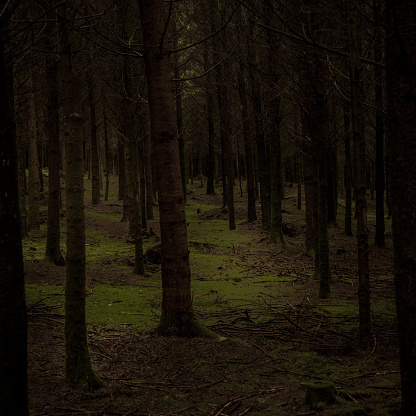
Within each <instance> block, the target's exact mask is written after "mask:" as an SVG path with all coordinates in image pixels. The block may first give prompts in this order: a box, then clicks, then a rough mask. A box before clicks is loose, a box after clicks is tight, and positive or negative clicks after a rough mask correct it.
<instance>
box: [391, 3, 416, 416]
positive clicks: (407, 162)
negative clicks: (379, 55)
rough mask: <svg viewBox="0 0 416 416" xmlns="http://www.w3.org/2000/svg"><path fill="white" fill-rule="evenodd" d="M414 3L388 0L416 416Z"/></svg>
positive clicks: (409, 402)
mask: <svg viewBox="0 0 416 416" xmlns="http://www.w3.org/2000/svg"><path fill="white" fill-rule="evenodd" d="M415 15H416V4H415V3H414V2H413V1H410V0H388V1H387V2H386V16H387V25H386V26H387V30H388V32H387V33H386V35H387V36H386V43H387V48H386V64H387V65H386V69H387V71H386V80H387V102H388V115H389V116H390V118H389V123H390V124H389V127H390V128H389V130H390V134H391V140H389V142H388V148H389V153H390V161H391V194H392V195H391V196H392V203H393V206H392V209H393V242H394V269H395V270H394V274H395V287H396V305H397V318H398V332H399V349H400V370H401V382H402V414H403V415H406V416H407V415H409V416H414V415H416V395H415V391H416V349H415V345H416V284H415V283H416V216H415V212H416V164H415V154H416V54H415V52H414V51H415V47H416V27H415V24H414V16H415Z"/></svg>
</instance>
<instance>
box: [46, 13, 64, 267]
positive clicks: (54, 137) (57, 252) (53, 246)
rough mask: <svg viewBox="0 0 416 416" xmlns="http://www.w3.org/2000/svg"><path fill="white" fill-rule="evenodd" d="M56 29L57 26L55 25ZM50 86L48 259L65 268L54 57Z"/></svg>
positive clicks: (48, 45) (49, 68)
mask: <svg viewBox="0 0 416 416" xmlns="http://www.w3.org/2000/svg"><path fill="white" fill-rule="evenodd" d="M48 18H49V19H50V21H49V22H47V23H46V28H47V30H48V34H49V36H48V37H46V39H45V47H46V49H47V50H54V49H55V45H53V43H52V39H53V38H51V35H52V33H53V32H54V26H53V25H54V23H53V18H54V17H53V15H52V13H49V15H48ZM55 26H56V24H55ZM46 83H47V86H48V120H47V131H48V144H49V149H48V168H49V180H48V229H47V235H46V259H47V260H48V261H50V262H52V263H54V264H55V265H57V266H64V265H65V260H64V257H63V256H62V253H61V226H60V208H61V179H60V160H59V156H60V144H59V97H58V62H57V60H56V58H55V56H53V55H52V54H49V55H48V57H47V61H46Z"/></svg>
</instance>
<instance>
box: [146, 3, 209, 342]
mask: <svg viewBox="0 0 416 416" xmlns="http://www.w3.org/2000/svg"><path fill="white" fill-rule="evenodd" d="M139 5H140V17H141V22H142V32H143V43H144V50H145V55H144V56H145V67H146V78H147V88H148V97H149V110H150V122H151V130H152V136H153V147H154V156H155V157H154V161H155V167H156V181H157V189H158V193H159V214H160V231H161V245H162V247H161V256H162V291H163V297H162V315H161V319H160V323H159V328H158V330H159V332H160V333H161V334H163V335H179V336H198V335H201V334H203V333H204V332H205V331H204V329H203V327H202V326H201V324H200V323H199V321H198V319H197V317H196V315H195V312H194V310H193V307H192V297H191V271H190V267H189V249H188V237H187V228H186V218H185V201H184V196H183V188H182V181H181V175H180V160H179V145H178V136H177V126H176V116H175V107H174V101H173V94H172V75H171V72H170V70H171V69H170V60H169V51H168V49H167V46H166V45H167V39H166V30H167V20H166V18H165V10H164V4H163V0H139ZM170 6H172V4H170Z"/></svg>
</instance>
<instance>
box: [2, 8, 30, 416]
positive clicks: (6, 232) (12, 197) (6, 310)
mask: <svg viewBox="0 0 416 416" xmlns="http://www.w3.org/2000/svg"><path fill="white" fill-rule="evenodd" d="M6 3H7V4H6ZM15 3H16V2H10V3H9V2H5V1H1V2H0V10H1V15H0V178H1V180H0V206H1V209H0V340H1V341H0V392H1V393H0V414H1V415H2V416H6V415H7V416H8V415H16V416H28V415H29V409H28V397H27V392H28V391H27V318H26V300H25V282H24V269H23V254H22V242H21V225H20V210H19V191H18V189H19V188H18V161H17V147H16V127H15V117H14V101H13V70H12V68H11V67H9V66H7V65H6V62H9V63H10V62H11V61H12V59H10V58H11V57H10V56H7V57H6V56H5V55H6V53H5V49H6V39H5V37H6V33H7V28H6V27H7V22H8V19H9V18H10V15H11V10H12V9H13V8H14V7H15V6H16V4H15ZM7 49H9V48H7Z"/></svg>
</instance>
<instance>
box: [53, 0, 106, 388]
mask: <svg viewBox="0 0 416 416" xmlns="http://www.w3.org/2000/svg"><path fill="white" fill-rule="evenodd" d="M59 20H60V23H61V25H60V26H61V33H62V34H61V61H60V68H61V78H62V90H61V91H62V103H63V108H62V110H63V121H64V124H63V130H64V137H65V156H66V171H65V181H66V184H65V185H66V215H67V257H66V286H65V329H64V333H65V376H66V380H67V382H68V384H69V385H71V386H73V387H76V388H79V389H82V390H92V389H95V388H97V387H99V386H100V384H101V383H100V381H99V379H98V378H97V376H96V375H95V374H94V372H93V370H92V367H91V361H90V355H89V349H88V341H87V325H86V317H85V301H86V277H85V214H84V175H83V172H84V164H83V159H82V155H83V151H82V149H83V134H82V133H83V127H82V117H81V112H80V108H81V100H80V97H79V95H78V94H79V89H80V88H79V86H78V85H77V78H76V77H75V75H74V73H73V71H72V59H71V46H70V42H69V32H68V28H67V20H66V3H65V2H63V3H62V5H61V6H60V7H59Z"/></svg>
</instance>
